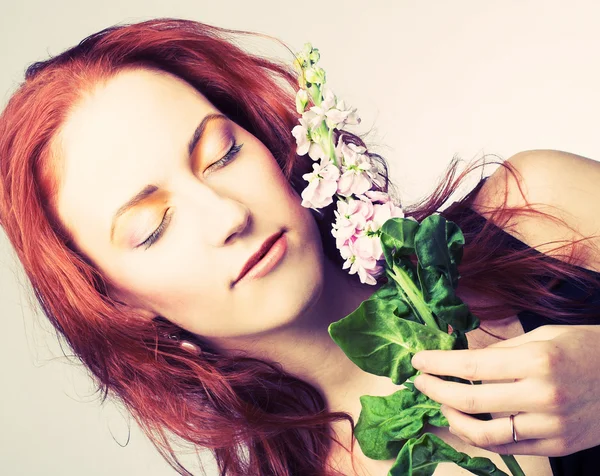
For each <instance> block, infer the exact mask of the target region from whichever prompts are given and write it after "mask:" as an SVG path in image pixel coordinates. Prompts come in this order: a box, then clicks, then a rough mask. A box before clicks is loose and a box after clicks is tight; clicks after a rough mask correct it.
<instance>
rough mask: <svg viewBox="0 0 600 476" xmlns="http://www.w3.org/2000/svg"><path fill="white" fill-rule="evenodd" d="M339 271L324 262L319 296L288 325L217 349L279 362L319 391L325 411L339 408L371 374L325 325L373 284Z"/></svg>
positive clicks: (360, 298) (353, 305)
mask: <svg viewBox="0 0 600 476" xmlns="http://www.w3.org/2000/svg"><path fill="white" fill-rule="evenodd" d="M338 268H339V267H338V266H337V265H335V264H333V263H331V262H330V261H329V260H327V259H326V260H325V266H324V280H323V287H322V289H321V292H320V294H319V296H318V297H316V298H315V299H314V300H313V301H312V302H311V305H310V307H309V308H307V309H305V310H304V311H303V312H302V315H300V316H297V318H296V319H294V320H293V321H292V322H291V323H290V324H288V325H286V326H283V327H279V328H277V329H273V330H271V331H269V332H267V333H263V334H261V335H260V336H256V335H254V336H244V337H243V338H236V339H229V340H228V341H227V343H226V346H221V347H224V348H227V349H228V350H230V351H231V350H234V351H235V350H241V351H242V352H244V353H245V354H246V355H250V356H252V357H255V358H259V359H262V360H267V361H275V362H278V363H280V364H281V365H282V367H283V368H284V369H285V370H286V371H287V372H288V373H290V374H292V375H294V376H295V377H298V378H300V379H302V380H305V381H307V382H308V383H310V384H312V385H313V386H314V387H316V388H317V389H318V390H320V391H321V393H322V394H323V396H324V397H325V399H326V401H327V402H328V405H329V406H330V407H334V408H335V407H340V406H343V405H344V404H343V403H340V402H342V401H348V399H349V398H353V397H354V393H355V392H356V389H359V388H362V389H363V390H364V389H365V385H368V383H367V382H368V381H369V378H373V377H375V376H373V375H370V374H367V373H365V372H364V371H362V370H361V369H359V368H358V367H357V366H356V365H355V364H354V363H353V362H352V361H351V360H350V359H348V357H346V355H345V354H344V353H343V352H342V350H341V349H340V348H339V347H338V346H337V345H336V344H335V342H334V341H333V340H332V339H331V337H330V336H329V333H328V331H327V329H328V326H329V324H331V323H333V322H336V321H338V320H340V319H342V318H343V317H345V316H347V315H348V314H350V313H351V312H352V311H354V310H355V309H356V308H357V307H358V306H359V305H360V304H361V302H363V301H364V300H366V299H368V298H369V297H370V296H371V294H373V292H375V290H376V289H377V288H378V286H377V285H376V286H372V285H368V284H362V283H360V282H358V278H357V276H352V275H349V274H348V273H347V271H346V270H342V269H341V268H340V269H338ZM375 378H376V379H381V377H375ZM353 389H354V391H353ZM363 393H364V392H363Z"/></svg>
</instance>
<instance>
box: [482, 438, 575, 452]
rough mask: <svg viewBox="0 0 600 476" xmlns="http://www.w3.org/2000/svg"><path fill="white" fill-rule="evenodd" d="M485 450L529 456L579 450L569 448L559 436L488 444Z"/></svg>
mask: <svg viewBox="0 0 600 476" xmlns="http://www.w3.org/2000/svg"><path fill="white" fill-rule="evenodd" d="M486 450H489V451H492V452H494V453H498V454H501V455H530V456H565V455H569V454H571V453H574V452H576V451H579V449H577V448H569V446H568V445H567V444H566V443H565V442H564V440H562V439H559V438H550V439H540V440H525V441H519V442H518V443H508V444H505V445H498V446H490V447H488V448H486Z"/></svg>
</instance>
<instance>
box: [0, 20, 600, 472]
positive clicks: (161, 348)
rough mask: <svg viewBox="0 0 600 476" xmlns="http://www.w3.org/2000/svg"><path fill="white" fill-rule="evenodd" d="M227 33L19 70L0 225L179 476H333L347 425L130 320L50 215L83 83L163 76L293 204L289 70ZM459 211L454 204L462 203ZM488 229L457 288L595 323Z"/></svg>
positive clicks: (312, 400)
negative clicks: (210, 473) (201, 106)
mask: <svg viewBox="0 0 600 476" xmlns="http://www.w3.org/2000/svg"><path fill="white" fill-rule="evenodd" d="M235 33H244V34H246V32H235V31H232V30H226V29H221V28H217V27H214V26H209V25H205V24H202V23H198V22H193V21H187V20H174V19H155V20H150V21H145V22H142V23H137V24H132V25H119V26H114V27H111V28H107V29H105V30H103V31H101V32H98V33H96V34H93V35H91V36H89V37H87V38H86V39H84V40H83V41H82V42H81V43H79V44H78V45H77V46H75V47H73V48H71V49H69V50H67V51H65V52H63V53H62V54H60V55H58V56H56V57H53V58H51V59H49V60H47V61H43V62H38V63H34V64H32V65H31V66H30V67H29V68H28V69H27V72H26V75H25V81H24V83H23V84H21V86H20V87H19V88H18V90H17V91H16V92H15V93H14V94H13V96H12V97H11V99H10V100H9V102H8V105H7V106H6V108H5V110H4V111H3V113H2V115H1V116H0V223H1V224H2V226H3V228H4V229H5V231H6V233H7V236H8V238H9V240H10V241H11V243H12V245H13V246H14V248H15V250H16V252H17V255H18V257H19V259H20V261H21V263H22V265H23V267H24V269H25V272H26V274H27V276H28V278H29V279H30V281H31V284H32V287H33V290H34V292H35V295H36V297H37V299H38V301H39V303H40V305H41V308H42V310H43V312H44V313H45V315H46V316H47V317H48V319H49V320H50V321H51V323H52V324H53V325H54V327H55V328H56V330H57V332H58V335H59V337H62V338H63V339H64V340H65V341H66V342H67V343H68V345H69V346H70V348H71V349H72V351H73V352H74V354H75V355H76V356H77V357H78V358H79V359H80V360H81V362H82V363H83V364H84V365H85V366H87V368H88V369H89V370H90V372H91V374H92V376H93V377H94V378H95V380H96V382H97V384H98V386H99V389H100V390H101V391H102V394H103V400H104V399H106V398H107V396H108V395H109V394H110V395H111V396H114V397H115V398H117V399H119V400H120V401H122V402H123V403H124V405H125V406H126V407H127V408H128V409H129V411H130V412H131V413H132V415H133V416H134V418H135V419H136V421H137V422H138V423H139V425H140V426H141V428H142V429H143V430H144V431H145V432H146V434H147V435H148V436H149V437H150V439H151V440H152V441H153V443H154V444H155V446H156V447H157V449H158V450H159V451H160V453H161V454H162V455H163V457H165V459H166V460H167V461H168V462H169V463H170V464H171V465H172V466H173V467H174V468H175V469H176V470H177V471H178V472H179V473H180V474H191V473H190V472H189V471H188V470H187V469H186V468H185V467H184V466H183V465H182V464H181V463H180V461H179V460H178V458H177V456H176V453H175V450H174V447H173V444H174V443H175V442H176V441H178V442H189V443H191V444H193V445H194V447H195V448H198V447H202V448H208V449H210V450H211V451H212V453H213V455H214V456H215V458H216V461H217V464H218V467H219V471H220V473H221V474H222V475H226V474H234V475H241V474H253V475H265V476H266V475H272V474H276V475H298V474H302V475H319V476H320V475H326V474H327V475H329V474H337V473H336V472H334V471H333V470H332V469H331V468H329V467H328V465H327V457H328V455H329V453H330V450H331V449H332V444H333V443H334V442H336V441H337V440H336V438H335V437H334V435H332V432H331V426H330V424H331V423H332V422H334V421H340V420H347V421H348V423H349V424H350V425H353V424H354V422H353V419H352V417H351V416H350V415H349V414H347V413H344V412H336V413H331V412H327V411H326V402H325V400H324V398H323V396H322V395H321V394H320V392H319V391H318V390H317V389H316V388H314V387H313V386H312V385H310V384H308V383H307V382H305V381H302V380H300V379H298V378H296V377H294V376H292V375H290V374H288V373H286V371H285V370H284V369H282V368H281V367H280V365H279V364H277V363H274V362H265V361H261V360H258V359H254V358H250V357H239V356H238V357H233V356H230V355H225V354H223V353H220V352H217V351H216V350H215V348H214V347H213V346H212V345H211V343H210V342H209V341H208V340H205V339H203V338H202V337H200V336H196V335H192V334H191V333H189V332H186V331H185V330H184V329H182V328H180V327H178V326H176V325H174V324H173V323H171V322H169V321H168V320H166V319H164V318H157V319H154V320H152V321H147V320H143V319H139V318H137V316H134V315H132V311H131V310H130V309H129V308H127V307H126V306H125V305H123V304H122V303H120V302H117V301H115V300H113V299H112V298H111V297H110V295H109V293H108V292H107V289H108V287H107V282H106V281H105V279H104V277H103V276H102V275H101V274H100V273H99V271H98V270H97V269H96V268H95V266H94V264H93V263H92V262H91V261H90V260H89V259H88V258H87V257H86V256H85V255H84V254H83V253H82V252H81V251H80V250H78V249H77V247H76V246H75V244H74V243H73V240H72V239H71V237H70V235H69V233H68V231H67V230H66V229H65V228H64V227H63V225H62V224H61V223H60V222H59V220H58V219H57V214H56V210H55V208H54V206H55V205H54V200H53V199H54V197H55V195H56V193H57V190H58V187H59V181H60V177H59V176H58V175H57V174H56V160H59V159H60V158H59V157H58V156H57V154H56V149H55V147H54V144H53V140H54V138H55V137H56V135H57V131H58V130H59V129H60V127H61V125H62V123H63V121H64V119H65V117H66V115H67V114H68V113H69V111H70V109H71V108H72V107H73V105H74V104H75V103H76V102H77V101H78V100H79V99H80V98H81V97H82V95H83V94H84V93H85V92H86V91H88V90H89V89H90V88H92V87H93V86H94V85H95V84H97V83H98V82H101V81H106V80H108V79H109V78H110V77H112V76H113V75H114V74H116V73H117V72H118V71H120V70H122V69H124V68H135V67H147V68H154V69H159V70H162V71H166V72H169V73H172V74H174V75H176V76H178V77H180V78H182V79H184V80H185V81H187V82H188V83H190V84H191V85H192V86H194V87H195V88H196V89H197V90H198V91H200V92H201V93H202V94H203V95H204V96H205V97H206V98H207V99H208V100H209V101H211V103H212V104H213V105H215V107H217V108H218V109H219V110H221V111H222V112H223V113H224V114H226V115H227V116H228V117H229V118H231V119H232V120H234V121H235V122H237V123H238V124H240V125H241V126H242V127H244V128H245V129H246V130H248V131H249V132H250V133H252V134H253V135H255V136H256V137H257V138H258V139H259V140H261V141H262V142H263V143H264V144H265V145H266V146H267V147H268V148H269V150H270V151H271V153H272V154H273V156H274V157H275V158H276V160H277V161H278V163H279V165H280V167H281V169H282V171H283V172H284V174H285V175H286V177H287V178H288V180H289V181H290V184H291V185H292V186H293V187H294V188H295V189H296V190H297V191H298V193H300V192H301V191H302V189H303V188H304V186H305V182H304V181H303V180H302V179H301V175H302V174H303V173H306V172H308V171H310V170H311V164H312V161H311V160H310V159H308V158H307V157H298V156H297V155H296V153H295V150H296V145H295V141H294V139H293V137H292V135H291V133H290V131H291V129H292V127H293V126H294V125H295V124H296V123H297V114H296V111H295V108H294V94H295V89H296V87H297V83H296V73H295V72H294V70H293V69H292V67H291V66H289V65H286V64H283V63H278V62H276V61H274V60H267V59H265V58H262V57H259V56H254V55H251V54H249V53H248V52H246V51H244V50H242V49H241V48H240V47H238V46H236V45H235V44H234V41H233V40H234V34H235ZM340 133H342V131H336V135H338V134H340ZM343 134H344V137H345V140H346V141H349V142H354V143H357V144H361V145H364V142H363V141H362V139H361V138H359V137H358V136H356V135H354V134H351V133H347V132H343ZM370 157H371V158H372V160H373V162H374V163H375V164H376V165H378V169H379V175H380V176H381V178H383V179H384V180H383V183H381V184H380V186H379V187H378V188H379V189H380V190H383V191H388V192H390V193H391V195H392V197H394V199H395V201H396V202H398V199H397V197H396V194H395V193H394V192H393V190H392V189H393V186H392V184H390V183H389V181H388V176H387V166H386V163H385V160H384V159H383V158H381V157H380V156H378V155H376V154H370ZM457 164H458V162H457V161H456V160H454V161H453V162H452V164H451V165H450V167H449V169H448V173H447V175H446V177H445V179H444V182H443V183H441V184H440V185H439V186H438V188H437V189H436V190H435V192H434V193H433V194H432V195H431V196H430V197H429V198H428V199H426V200H424V201H422V202H421V203H419V204H417V205H416V206H412V207H409V208H405V213H406V215H407V216H413V217H415V218H416V219H418V220H421V219H422V218H423V217H425V216H427V215H429V214H431V213H434V212H436V211H437V210H439V209H440V207H441V206H442V205H443V204H444V203H445V202H446V201H447V199H448V198H449V196H450V195H451V194H452V193H453V192H454V190H456V188H457V187H458V186H459V185H460V184H461V182H462V180H463V179H464V178H465V177H466V175H467V174H468V173H469V172H470V171H472V170H474V169H475V168H476V165H473V166H471V167H469V168H467V170H465V171H463V172H462V173H461V174H460V175H459V176H458V177H457V178H455V172H456V168H457ZM501 165H502V166H504V167H507V165H505V164H501ZM507 168H510V166H508V167H507ZM398 204H399V202H398ZM460 204H463V205H467V204H468V197H467V199H465V200H463V201H461V202H460ZM334 207H335V204H332V205H330V206H329V207H328V208H327V209H325V210H324V213H323V215H322V216H321V217H319V218H318V224H319V227H320V230H321V238H322V240H323V246H324V250H325V253H326V255H327V256H328V258H329V259H331V260H333V261H334V262H336V263H338V264H340V265H341V263H342V260H341V257H340V256H339V252H338V251H337V249H336V247H335V240H334V238H333V237H332V235H331V223H332V220H333V209H334ZM510 211H511V212H512V213H516V212H517V211H518V210H510ZM444 215H445V216H446V217H447V218H448V219H449V220H452V221H455V222H456V223H457V224H458V225H459V226H461V228H463V226H464V227H465V228H464V229H467V228H468V226H469V223H468V220H469V219H468V218H467V219H465V218H462V217H461V215H460V214H459V213H458V208H457V207H454V208H452V209H448V210H447V211H446V212H445V213H444ZM501 233H502V232H501V230H499V229H494V228H493V227H489V226H488V225H487V224H486V227H484V230H483V231H482V232H481V233H479V234H474V235H473V236H471V235H468V234H466V235H465V236H466V239H467V245H466V246H465V250H464V251H465V253H464V258H463V262H462V264H461V267H460V272H461V276H462V278H461V284H462V285H465V286H466V287H472V288H473V289H477V290H485V291H486V292H487V293H488V294H493V295H496V296H498V297H500V298H502V299H504V300H506V302H509V303H511V304H512V305H513V306H516V307H517V308H521V309H526V308H527V309H532V308H534V309H539V310H542V311H543V312H544V313H545V315H546V316H548V317H549V318H556V319H558V320H560V319H564V320H567V319H569V318H571V317H573V316H576V315H579V316H580V317H581V316H583V317H584V318H585V317H588V318H589V319H591V318H592V317H594V315H595V316H597V315H599V313H598V312H597V311H595V312H594V313H592V312H590V313H588V314H585V313H583V314H582V313H581V312H579V311H576V310H573V311H570V310H569V309H568V308H566V304H568V303H566V302H557V301H553V300H552V293H551V292H550V290H549V289H547V288H544V287H540V286H539V285H537V284H536V283H535V280H533V279H532V277H534V276H535V275H538V274H539V273H540V271H548V272H549V273H551V274H553V276H557V277H561V276H571V277H579V278H582V279H585V277H586V275H585V274H584V273H583V272H582V271H580V270H578V269H576V268H572V267H569V266H568V265H567V264H566V263H560V262H551V261H547V260H544V259H542V258H543V257H541V256H539V255H526V254H524V253H521V252H515V251H514V250H506V249H502V247H501V246H500V245H499V243H501V240H500V239H499V236H500V234H501ZM556 306H560V307H556ZM563 308H564V309H563ZM475 311H477V312H476V314H477V315H478V316H479V317H480V318H481V319H486V318H490V317H492V318H493V315H492V314H493V313H492V312H491V311H490V310H489V309H488V310H486V309H480V310H479V309H475ZM492 311H493V310H492ZM172 334H176V335H177V336H179V337H180V338H182V339H186V340H189V341H191V342H193V343H195V344H197V345H198V347H199V348H200V349H201V352H200V354H199V355H196V354H192V353H190V352H188V351H186V350H185V349H182V348H181V347H180V346H179V345H177V342H176V341H173V340H172V339H169V338H168V336H169V335H172ZM352 444H354V440H353V441H352Z"/></svg>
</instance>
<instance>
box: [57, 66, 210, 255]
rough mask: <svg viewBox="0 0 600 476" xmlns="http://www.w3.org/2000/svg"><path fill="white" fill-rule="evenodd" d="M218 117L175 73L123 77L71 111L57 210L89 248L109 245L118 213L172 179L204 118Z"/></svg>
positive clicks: (62, 145) (62, 144) (62, 137)
mask: <svg viewBox="0 0 600 476" xmlns="http://www.w3.org/2000/svg"><path fill="white" fill-rule="evenodd" d="M211 112H218V111H217V110H216V109H215V108H214V107H213V106H212V105H211V103H210V102H209V101H208V100H207V99H206V98H205V97H204V96H203V95H202V94H200V93H199V92H198V91H196V90H195V89H194V88H193V87H192V86H191V85H189V84H188V83H187V82H185V81H183V80H181V79H180V78H177V77H176V76H173V75H170V74H168V73H162V72H158V71H152V70H146V69H139V70H126V71H121V72H119V73H118V74H116V75H115V76H114V77H112V78H111V79H109V80H108V81H106V82H105V83H102V84H98V85H97V86H96V87H95V88H94V89H93V90H92V91H91V92H90V93H89V94H88V95H86V96H85V97H84V98H83V99H82V100H81V101H80V102H79V103H78V104H77V105H76V106H75V107H74V108H73V110H72V111H71V112H70V114H69V116H68V118H67V119H66V121H65V123H64V125H63V127H62V129H61V131H60V133H59V137H58V141H57V144H59V145H58V150H57V155H58V157H59V160H60V161H61V162H62V168H61V169H62V170H61V180H60V187H59V190H58V195H57V203H56V205H57V212H58V214H59V217H60V219H61V221H62V222H63V223H64V224H65V226H66V227H67V229H68V230H69V231H70V232H71V233H72V234H73V237H74V239H75V241H76V242H77V243H78V244H79V245H80V246H81V247H82V248H83V249H84V251H89V250H90V249H100V248H101V247H106V246H107V245H108V243H107V241H108V240H107V239H106V235H107V233H108V230H109V229H110V222H111V220H112V215H113V213H114V212H115V210H117V209H118V208H119V206H121V205H122V204H123V203H124V202H125V201H127V200H128V199H129V198H130V197H131V195H132V194H134V193H136V192H137V191H139V190H140V189H141V188H143V187H144V186H145V185H146V184H149V183H154V184H157V185H159V186H160V183H161V182H163V181H166V180H168V171H169V170H171V169H172V167H173V161H175V160H177V159H178V158H181V159H182V160H183V158H184V157H187V144H188V141H189V139H190V137H191V135H192V134H193V131H194V129H195V128H196V126H197V125H198V123H199V122H200V121H201V120H202V118H203V117H204V116H205V115H207V114H210V113H211Z"/></svg>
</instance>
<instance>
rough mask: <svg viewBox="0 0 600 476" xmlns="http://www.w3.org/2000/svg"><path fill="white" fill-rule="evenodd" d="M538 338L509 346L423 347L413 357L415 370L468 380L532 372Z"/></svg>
mask: <svg viewBox="0 0 600 476" xmlns="http://www.w3.org/2000/svg"><path fill="white" fill-rule="evenodd" d="M542 345H543V343H541V342H528V343H526V344H524V345H520V346H518V347H511V348H506V349H504V348H489V347H488V348H485V349H471V350H469V349H465V350H423V351H421V352H417V353H416V354H415V355H414V357H413V358H412V365H413V367H414V368H416V369H417V370H420V371H422V372H426V373H428V374H435V375H452V376H454V377H461V378H464V379H467V380H471V381H473V380H506V379H520V378H525V377H527V376H530V375H533V374H535V371H536V368H537V366H538V362H537V357H538V356H540V354H542V353H543V352H544V349H543V348H542V347H541V346H542Z"/></svg>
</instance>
